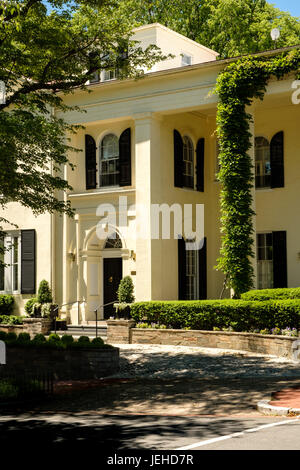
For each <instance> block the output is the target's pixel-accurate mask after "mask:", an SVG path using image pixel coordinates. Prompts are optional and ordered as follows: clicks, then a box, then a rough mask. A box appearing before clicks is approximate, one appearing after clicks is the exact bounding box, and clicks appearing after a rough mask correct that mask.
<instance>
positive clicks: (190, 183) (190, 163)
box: [183, 135, 194, 188]
mask: <svg viewBox="0 0 300 470" xmlns="http://www.w3.org/2000/svg"><path fill="white" fill-rule="evenodd" d="M183 186H185V187H186V188H193V187H194V145H193V142H192V140H191V139H190V137H188V136H187V135H185V136H184V137H183Z"/></svg>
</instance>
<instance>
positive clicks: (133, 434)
mask: <svg viewBox="0 0 300 470" xmlns="http://www.w3.org/2000/svg"><path fill="white" fill-rule="evenodd" d="M279 423H280V424H279ZM9 442H14V443H17V442H18V443H22V444H23V445H24V446H25V447H27V449H28V448H30V447H31V446H32V443H34V445H35V446H36V448H38V446H39V444H40V445H41V446H43V447H45V445H46V444H47V446H50V447H61V448H63V447H64V445H71V446H72V447H73V448H74V449H75V450H76V449H78V450H79V449H80V445H84V444H86V443H88V445H89V447H90V448H91V447H94V449H97V452H98V451H105V452H106V453H107V452H114V451H128V450H150V449H151V450H158V451H159V450H160V451H162V450H180V449H182V450H193V451H195V450H300V419H296V418H285V417H276V418H274V417H272V418H271V417H262V418H255V419H253V418H243V417H234V418H233V417H219V418H215V417H214V418H211V417H197V416H154V415H148V416H147V415H111V416H107V415H101V414H97V413H95V415H94V416H91V414H88V415H84V414H80V416H78V415H73V416H72V415H69V414H20V415H14V414H6V415H3V414H2V416H1V417H0V448H1V449H5V446H6V444H7V443H9Z"/></svg>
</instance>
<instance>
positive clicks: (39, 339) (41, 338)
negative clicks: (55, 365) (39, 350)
mask: <svg viewBox="0 0 300 470" xmlns="http://www.w3.org/2000/svg"><path fill="white" fill-rule="evenodd" d="M32 341H33V342H34V343H37V344H40V343H45V342H46V341H47V340H46V338H45V336H44V335H43V334H42V333H38V334H37V335H35V337H34V338H33V340H32Z"/></svg>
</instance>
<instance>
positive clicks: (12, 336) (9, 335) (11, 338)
mask: <svg viewBox="0 0 300 470" xmlns="http://www.w3.org/2000/svg"><path fill="white" fill-rule="evenodd" d="M16 339H17V335H16V333H14V332H13V331H10V332H9V333H7V335H6V339H5V341H16Z"/></svg>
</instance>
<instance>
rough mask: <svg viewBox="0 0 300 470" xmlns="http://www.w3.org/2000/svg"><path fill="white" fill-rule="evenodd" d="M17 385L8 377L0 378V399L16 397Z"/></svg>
mask: <svg viewBox="0 0 300 470" xmlns="http://www.w3.org/2000/svg"><path fill="white" fill-rule="evenodd" d="M18 393H19V390H18V387H17V386H16V385H15V384H14V383H12V381H11V380H9V379H0V401H1V400H4V401H5V400H7V399H11V398H17V396H18Z"/></svg>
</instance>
